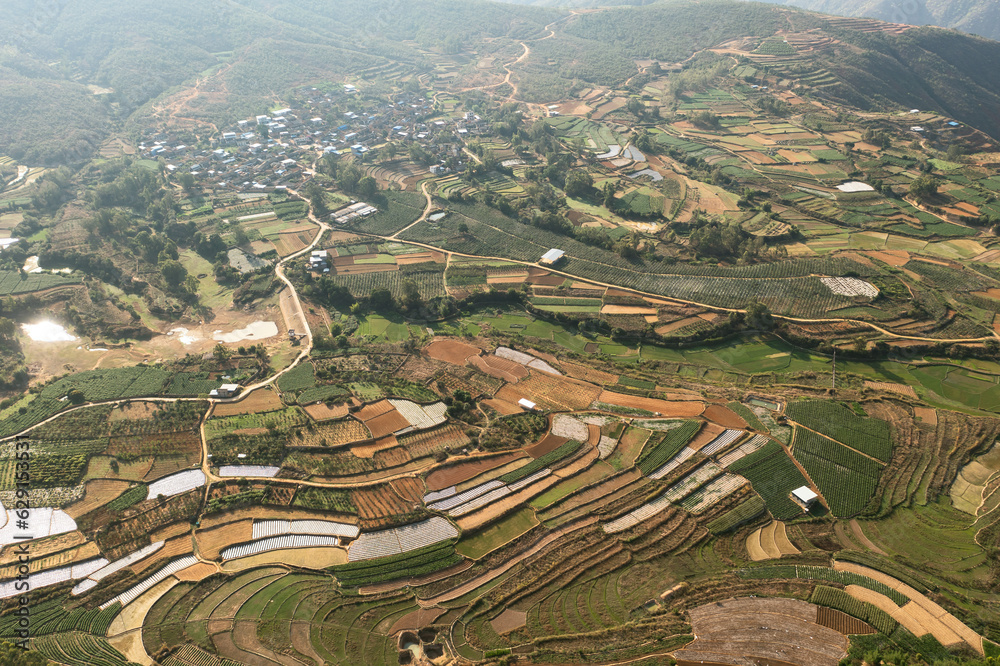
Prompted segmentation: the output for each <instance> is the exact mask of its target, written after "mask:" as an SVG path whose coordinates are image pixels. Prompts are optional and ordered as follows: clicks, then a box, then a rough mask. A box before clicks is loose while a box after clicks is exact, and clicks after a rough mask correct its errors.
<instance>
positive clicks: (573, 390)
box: [496, 372, 600, 411]
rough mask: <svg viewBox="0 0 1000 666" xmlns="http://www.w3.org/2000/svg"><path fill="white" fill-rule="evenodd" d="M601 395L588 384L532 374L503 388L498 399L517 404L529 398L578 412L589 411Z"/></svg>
mask: <svg viewBox="0 0 1000 666" xmlns="http://www.w3.org/2000/svg"><path fill="white" fill-rule="evenodd" d="M599 393H600V389H599V388H597V387H596V386H593V385H591V384H588V383H586V382H581V381H577V380H573V379H569V378H566V377H553V376H552V375H548V374H545V373H543V372H532V373H531V375H530V376H529V377H528V378H527V379H522V380H521V381H520V382H518V383H517V384H516V385H513V386H511V385H509V384H508V385H507V386H504V387H503V388H501V389H500V390H499V391H497V394H496V397H497V398H500V399H502V400H506V401H507V402H511V403H515V404H516V403H517V401H518V400H520V399H521V398H527V399H528V400H531V401H532V402H534V403H537V404H539V405H543V406H548V407H555V408H559V409H568V410H574V411H576V410H581V409H587V408H588V407H589V406H590V404H591V403H592V402H594V400H596V399H597V396H598V394H599Z"/></svg>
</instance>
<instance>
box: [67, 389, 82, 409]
mask: <svg viewBox="0 0 1000 666" xmlns="http://www.w3.org/2000/svg"><path fill="white" fill-rule="evenodd" d="M66 398H67V399H68V400H69V401H70V403H71V404H74V405H82V404H83V401H84V400H85V397H84V395H83V391H81V390H80V389H70V392H69V393H67V394H66Z"/></svg>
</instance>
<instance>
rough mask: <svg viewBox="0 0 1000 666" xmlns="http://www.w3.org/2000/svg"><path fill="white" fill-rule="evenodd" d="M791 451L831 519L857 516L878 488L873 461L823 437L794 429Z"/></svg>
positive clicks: (879, 467)
mask: <svg viewBox="0 0 1000 666" xmlns="http://www.w3.org/2000/svg"><path fill="white" fill-rule="evenodd" d="M792 452H793V455H794V456H795V459H796V460H798V461H799V462H800V463H802V466H803V467H804V468H805V470H806V471H807V472H808V473H809V476H810V478H812V480H813V481H814V482H815V483H816V485H817V486H819V490H820V493H821V494H822V495H823V497H825V498H826V500H827V502H829V504H830V511H831V512H832V513H833V515H835V516H838V517H850V516H853V515H856V514H857V513H859V512H860V511H861V510H862V509H864V507H865V505H866V504H867V503H868V500H869V498H871V496H872V495H873V494H874V493H875V489H876V488H877V487H878V482H879V478H880V477H881V474H882V465H881V464H880V463H879V462H878V461H877V460H873V459H871V458H868V457H865V456H864V455H862V454H860V453H858V452H856V451H854V450H852V449H849V448H847V447H846V446H843V445H842V444H838V443H837V442H835V441H833V440H830V439H827V438H826V437H823V436H821V435H817V434H815V433H813V432H810V431H808V430H804V429H802V428H796V429H795V441H794V444H793V448H792Z"/></svg>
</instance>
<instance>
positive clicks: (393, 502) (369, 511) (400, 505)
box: [351, 484, 414, 520]
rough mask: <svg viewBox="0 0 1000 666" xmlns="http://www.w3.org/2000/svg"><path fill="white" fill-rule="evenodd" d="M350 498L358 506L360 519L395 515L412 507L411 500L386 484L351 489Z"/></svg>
mask: <svg viewBox="0 0 1000 666" xmlns="http://www.w3.org/2000/svg"><path fill="white" fill-rule="evenodd" d="M351 500H352V501H353V502H354V506H356V507H358V515H359V516H360V517H361V519H362V520H373V519H378V518H385V517H388V516H396V515H399V514H401V513H407V512H408V511H410V510H411V509H412V508H414V507H413V504H412V503H411V502H407V501H406V500H404V499H403V498H402V497H400V496H399V495H398V494H396V491H395V490H393V489H392V487H391V486H389V485H388V484H386V485H383V486H374V487H372V488H361V489H358V490H352V491H351Z"/></svg>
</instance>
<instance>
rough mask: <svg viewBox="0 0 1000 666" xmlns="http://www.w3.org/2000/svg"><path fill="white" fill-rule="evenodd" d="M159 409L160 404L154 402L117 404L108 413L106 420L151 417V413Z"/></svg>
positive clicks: (134, 419) (138, 419) (131, 419)
mask: <svg viewBox="0 0 1000 666" xmlns="http://www.w3.org/2000/svg"><path fill="white" fill-rule="evenodd" d="M159 410H160V406H159V405H158V404H156V403H155V402H144V401H141V400H140V401H136V402H130V403H128V404H127V405H119V406H117V407H115V408H113V409H112V410H111V413H110V414H108V421H140V420H142V419H150V418H153V414H155V413H156V412H158V411H159Z"/></svg>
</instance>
